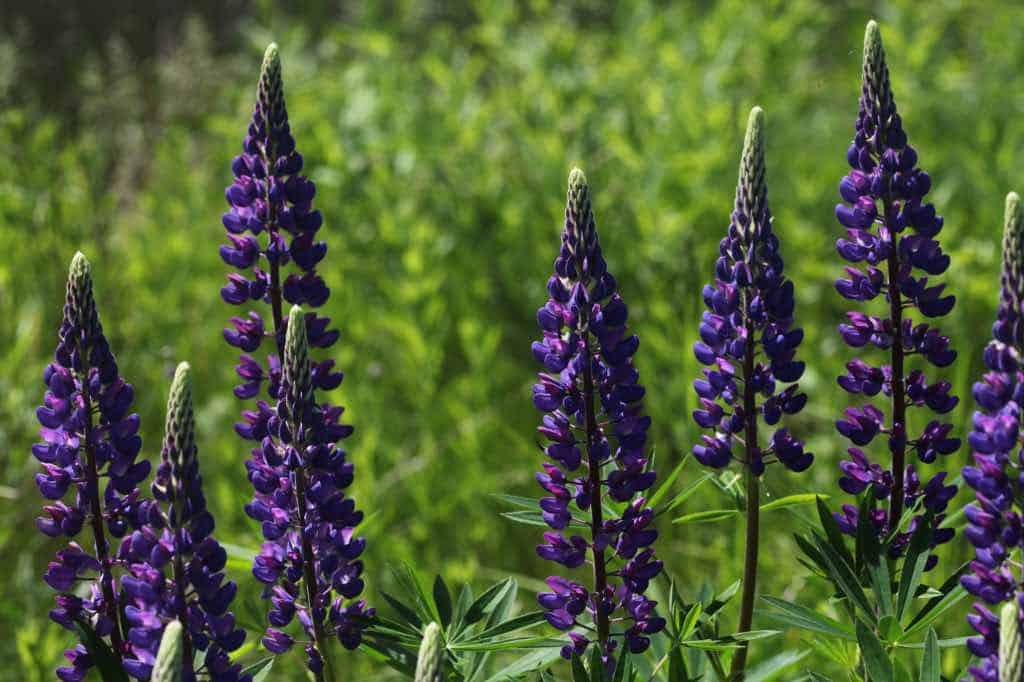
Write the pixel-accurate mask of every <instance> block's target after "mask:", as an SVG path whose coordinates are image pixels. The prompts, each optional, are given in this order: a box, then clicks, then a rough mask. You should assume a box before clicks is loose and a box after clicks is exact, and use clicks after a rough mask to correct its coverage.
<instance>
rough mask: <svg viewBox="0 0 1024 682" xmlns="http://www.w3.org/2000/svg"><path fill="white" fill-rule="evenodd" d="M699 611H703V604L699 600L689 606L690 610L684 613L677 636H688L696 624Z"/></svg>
mask: <svg viewBox="0 0 1024 682" xmlns="http://www.w3.org/2000/svg"><path fill="white" fill-rule="evenodd" d="M701 611H703V606H702V605H701V603H700V602H696V603H695V604H694V605H693V606H691V607H690V610H689V611H688V612H687V613H686V618H684V619H683V624H682V626H681V627H680V628H679V637H680V638H681V639H685V638H687V637H689V636H690V633H692V632H693V629H694V628H695V627H696V626H697V621H698V619H700V614H701Z"/></svg>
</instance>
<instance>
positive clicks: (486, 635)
mask: <svg viewBox="0 0 1024 682" xmlns="http://www.w3.org/2000/svg"><path fill="white" fill-rule="evenodd" d="M545 620H546V618H545V617H544V612H543V611H533V612H531V613H524V614H523V615H521V616H516V617H515V618H513V619H511V620H507V621H505V622H504V623H500V624H498V625H495V626H494V627H492V628H488V629H487V630H484V631H483V632H481V633H480V634H478V635H476V636H474V637H472V638H470V639H468V640H466V641H467V642H484V641H487V640H488V639H491V638H493V637H497V636H499V635H506V634H508V633H510V632H515V631H516V630H522V629H523V628H528V627H530V626H532V625H536V624H538V623H543V622H544V621H545Z"/></svg>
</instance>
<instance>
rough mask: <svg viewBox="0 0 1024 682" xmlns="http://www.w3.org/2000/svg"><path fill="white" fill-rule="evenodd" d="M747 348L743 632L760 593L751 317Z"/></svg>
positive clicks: (738, 661) (735, 672)
mask: <svg viewBox="0 0 1024 682" xmlns="http://www.w3.org/2000/svg"><path fill="white" fill-rule="evenodd" d="M746 345H747V348H746V352H745V354H744V357H743V418H744V438H745V440H746V462H745V463H744V477H745V479H746V487H747V491H746V493H747V528H746V542H745V546H744V552H743V596H742V599H741V601H740V621H739V625H738V628H739V631H740V632H747V631H748V630H750V626H751V624H752V623H753V619H754V600H755V598H756V596H757V552H758V544H759V542H760V527H761V499H760V498H761V485H760V480H759V479H758V476H757V475H756V474H755V473H754V471H753V468H752V467H753V461H754V458H755V456H757V455H758V452H757V403H756V400H755V398H756V396H755V392H754V386H753V381H752V380H753V377H754V325H753V322H752V321H751V320H750V319H749V317H748V319H747V344H746ZM747 647H748V643H747V642H743V643H742V644H741V645H740V648H739V649H737V651H736V655H735V656H734V657H733V659H732V670H731V674H730V679H733V680H743V679H744V677H745V675H746V673H745V669H746V665H747Z"/></svg>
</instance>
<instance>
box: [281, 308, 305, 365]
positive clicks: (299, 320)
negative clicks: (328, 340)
mask: <svg viewBox="0 0 1024 682" xmlns="http://www.w3.org/2000/svg"><path fill="white" fill-rule="evenodd" d="M285 334H286V335H285V344H284V349H285V350H284V353H285V356H287V355H288V348H289V347H291V348H293V352H294V351H297V350H300V347H301V350H302V352H303V353H305V352H307V350H306V347H307V345H308V341H307V338H306V313H305V312H303V310H302V308H301V307H299V306H297V305H293V306H292V309H291V310H290V311H288V328H287V331H286V332H285Z"/></svg>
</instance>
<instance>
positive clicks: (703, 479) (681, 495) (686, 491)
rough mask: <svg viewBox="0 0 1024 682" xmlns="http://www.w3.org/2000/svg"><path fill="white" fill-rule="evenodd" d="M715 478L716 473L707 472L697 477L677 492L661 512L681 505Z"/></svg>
mask: <svg viewBox="0 0 1024 682" xmlns="http://www.w3.org/2000/svg"><path fill="white" fill-rule="evenodd" d="M712 478H714V474H709V473H705V474H702V475H700V476H699V477H697V478H696V479H695V480H694V481H693V482H691V483H689V484H688V485H687V486H686V487H684V488H683V489H682V490H680V491H679V492H678V493H676V496H675V497H673V498H672V501H671V502H669V503H668V504H666V505H665V508H664V509H663V510H662V511H661V513H664V512H669V511H672V510H673V509H675V508H676V507H678V506H679V505H681V504H683V503H684V502H686V500H688V499H690V496H691V495H693V494H694V493H695V492H697V489H698V488H700V487H701V486H702V485H704V484H705V483H707V482H708V481H709V480H711V479H712Z"/></svg>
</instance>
